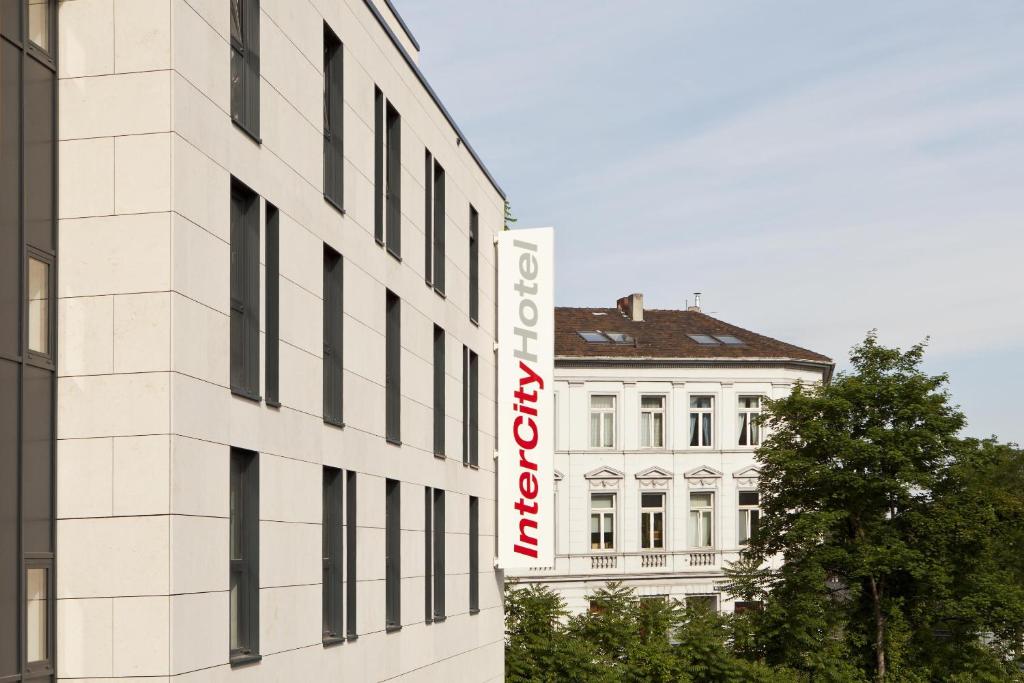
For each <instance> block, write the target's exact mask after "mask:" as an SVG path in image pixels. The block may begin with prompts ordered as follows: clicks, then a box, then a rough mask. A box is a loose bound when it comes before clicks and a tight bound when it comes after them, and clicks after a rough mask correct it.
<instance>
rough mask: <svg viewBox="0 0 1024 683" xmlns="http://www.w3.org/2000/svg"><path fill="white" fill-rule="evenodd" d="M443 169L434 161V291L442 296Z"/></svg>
mask: <svg viewBox="0 0 1024 683" xmlns="http://www.w3.org/2000/svg"><path fill="white" fill-rule="evenodd" d="M444 223H445V221H444V168H442V167H441V164H439V163H437V161H434V223H433V226H434V291H436V292H437V293H438V294H441V295H442V296H443V295H444Z"/></svg>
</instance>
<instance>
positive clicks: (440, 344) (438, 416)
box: [434, 325, 445, 457]
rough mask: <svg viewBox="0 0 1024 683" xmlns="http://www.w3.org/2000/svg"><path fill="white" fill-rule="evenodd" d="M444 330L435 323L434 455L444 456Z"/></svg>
mask: <svg viewBox="0 0 1024 683" xmlns="http://www.w3.org/2000/svg"><path fill="white" fill-rule="evenodd" d="M444 377H445V372H444V330H443V329H441V328H440V327H439V326H437V325H434V455H440V456H442V457H443V456H444V412H445V411H444V404H445V401H444V389H445V386H444V384H445V380H444Z"/></svg>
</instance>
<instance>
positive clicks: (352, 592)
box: [345, 470, 359, 641]
mask: <svg viewBox="0 0 1024 683" xmlns="http://www.w3.org/2000/svg"><path fill="white" fill-rule="evenodd" d="M358 490H359V482H358V479H357V478H356V473H355V472H353V471H351V470H349V471H346V472H345V637H346V638H347V639H348V640H350V641H351V640H356V639H357V638H358V637H359V633H358V624H357V622H356V618H357V611H356V607H357V600H356V598H357V589H358V583H357V574H356V562H357V557H356V553H357V552H358V548H359V546H358V544H357V542H356V536H357V532H358V527H357V526H356V525H357V523H358V518H357V512H356V510H357V505H358V500H357V498H356V496H357V495H358Z"/></svg>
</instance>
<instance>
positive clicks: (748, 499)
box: [736, 491, 761, 545]
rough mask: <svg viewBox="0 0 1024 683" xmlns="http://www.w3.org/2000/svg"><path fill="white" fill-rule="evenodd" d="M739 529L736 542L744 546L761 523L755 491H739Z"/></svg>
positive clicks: (758, 500) (758, 497)
mask: <svg viewBox="0 0 1024 683" xmlns="http://www.w3.org/2000/svg"><path fill="white" fill-rule="evenodd" d="M739 503H740V504H739V515H738V520H739V522H738V524H739V527H738V528H737V530H736V542H737V543H739V544H740V545H746V544H747V543H749V542H750V537H751V536H753V535H754V534H755V533H757V526H758V524H759V523H760V521H761V509H760V508H759V507H758V505H759V504H760V496H759V494H758V492H757V491H740V500H739Z"/></svg>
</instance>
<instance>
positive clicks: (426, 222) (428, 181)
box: [423, 149, 434, 285]
mask: <svg viewBox="0 0 1024 683" xmlns="http://www.w3.org/2000/svg"><path fill="white" fill-rule="evenodd" d="M423 197H424V207H423V238H424V239H423V253H424V258H423V277H424V279H425V280H426V281H427V284H428V285H429V284H431V283H432V282H433V277H432V274H431V271H432V270H433V267H434V258H433V254H432V253H431V252H432V251H433V242H434V235H433V232H434V231H433V226H432V224H433V218H434V157H433V155H431V153H430V150H429V149H428V150H427V151H426V154H425V155H424V160H423Z"/></svg>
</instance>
